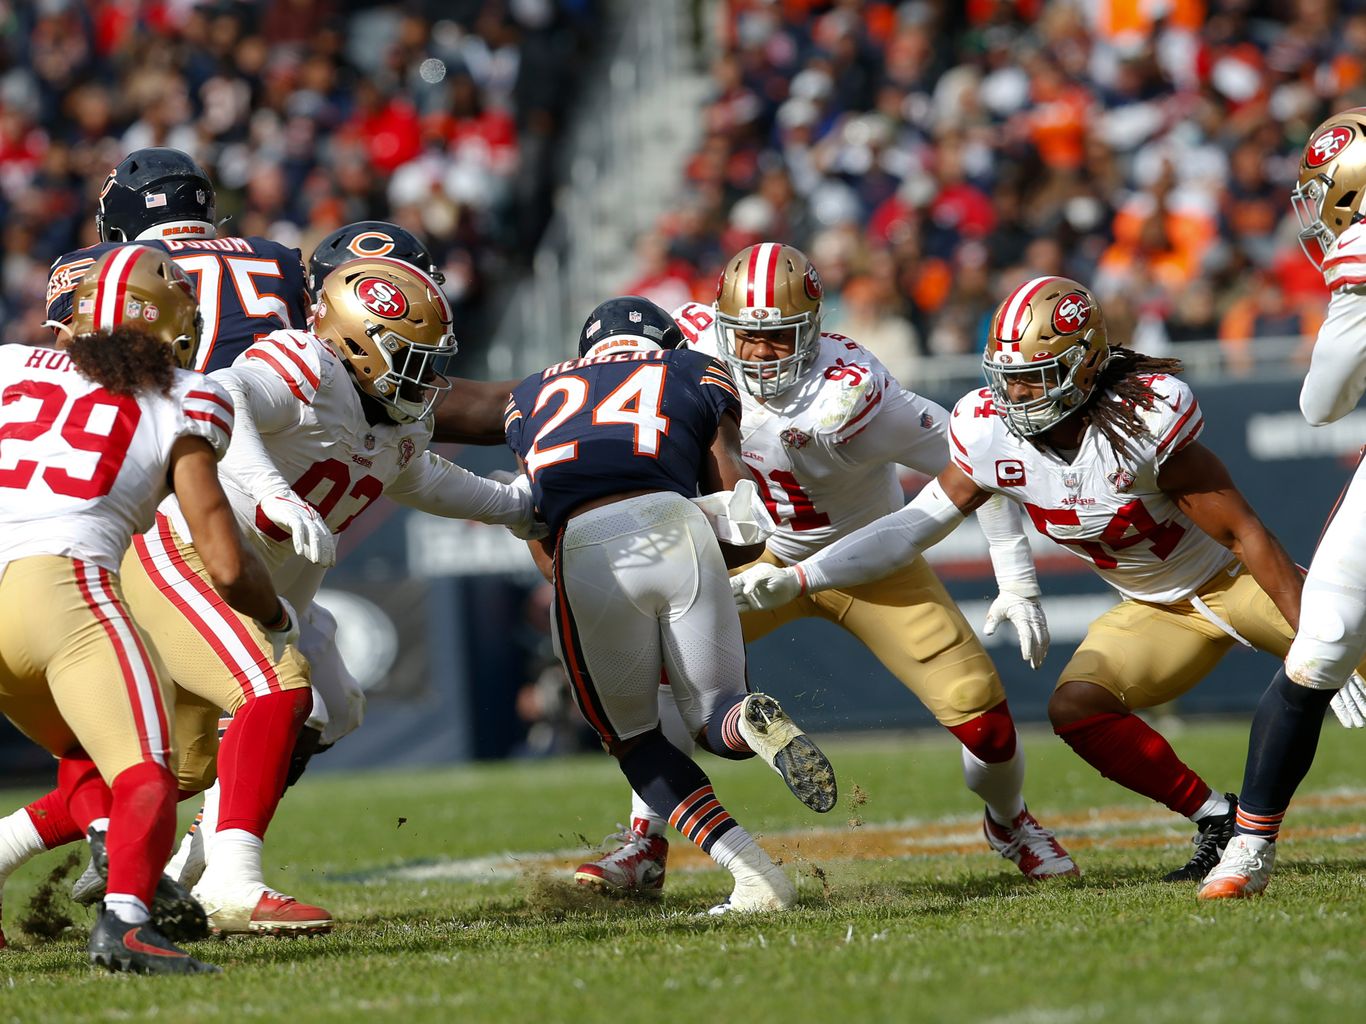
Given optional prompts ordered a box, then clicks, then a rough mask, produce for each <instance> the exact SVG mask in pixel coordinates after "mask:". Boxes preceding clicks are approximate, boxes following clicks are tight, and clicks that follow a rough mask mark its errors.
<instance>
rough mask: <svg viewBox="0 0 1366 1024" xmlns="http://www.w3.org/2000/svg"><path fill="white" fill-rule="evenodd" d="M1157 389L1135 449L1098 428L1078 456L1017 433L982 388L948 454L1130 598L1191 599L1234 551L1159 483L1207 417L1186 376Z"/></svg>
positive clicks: (956, 416) (970, 397) (969, 401)
mask: <svg viewBox="0 0 1366 1024" xmlns="http://www.w3.org/2000/svg"><path fill="white" fill-rule="evenodd" d="M1152 388H1153V392H1154V394H1155V395H1156V401H1155V402H1154V404H1153V408H1152V409H1148V410H1140V411H1139V415H1140V418H1141V419H1142V420H1143V422H1144V424H1145V426H1146V428H1147V430H1146V432H1145V433H1143V434H1142V435H1141V436H1139V437H1134V438H1130V439H1129V447H1130V449H1131V454H1130V455H1127V456H1126V455H1122V454H1120V453H1119V452H1116V451H1115V449H1114V446H1113V445H1111V444H1110V442H1109V441H1108V440H1107V439H1106V438H1105V436H1104V435H1103V434H1102V433H1101V432H1100V431H1099V430H1098V429H1097V428H1096V427H1094V426H1093V427H1090V428H1088V429H1087V431H1086V434H1085V435H1084V436H1083V438H1082V442H1081V448H1080V450H1079V451H1078V453H1077V455H1076V458H1074V459H1073V460H1072V461H1071V462H1067V461H1066V460H1064V459H1063V458H1061V457H1060V456H1058V455H1055V454H1053V453H1052V452H1048V451H1041V450H1040V449H1039V448H1036V447H1035V446H1034V445H1033V444H1031V443H1030V442H1028V441H1024V440H1021V439H1020V438H1018V437H1016V436H1015V435H1014V434H1012V433H1011V432H1010V430H1009V429H1008V428H1007V427H1006V424H1005V420H1004V419H1002V418H1001V416H1000V415H999V414H998V413H997V411H996V407H995V404H994V403H993V401H992V397H991V391H990V390H989V389H986V388H983V389H982V390H980V391H974V392H971V393H969V394H967V395H965V396H964V397H963V398H962V399H960V400H959V402H958V404H957V405H955V406H954V409H953V415H952V416H950V417H949V457H950V458H951V459H952V460H953V462H954V464H955V465H957V466H958V468H959V469H961V470H962V471H963V472H964V473H966V474H967V475H968V476H970V477H972V479H973V480H974V481H975V482H976V483H977V485H978V486H980V487H982V488H983V489H984V490H987V491H992V492H996V493H999V494H1004V495H1005V496H1006V497H1008V498H1011V499H1013V500H1014V501H1017V502H1019V503H1020V504H1021V505H1023V506H1024V508H1025V511H1027V512H1028V513H1029V518H1030V521H1031V522H1032V523H1033V524H1034V528H1035V529H1036V530H1038V531H1039V533H1041V534H1043V535H1044V536H1045V537H1047V538H1049V539H1050V540H1052V541H1054V542H1055V543H1057V544H1060V545H1062V546H1063V547H1064V548H1066V549H1067V550H1068V551H1070V552H1072V553H1073V554H1074V555H1076V556H1077V557H1079V558H1082V559H1084V560H1086V561H1087V562H1089V563H1091V564H1092V565H1094V566H1095V568H1096V571H1097V572H1098V573H1099V574H1100V576H1101V578H1103V579H1104V580H1105V581H1106V582H1107V583H1109V584H1110V585H1111V586H1112V587H1114V588H1115V590H1117V591H1119V593H1120V594H1122V595H1123V596H1124V597H1127V598H1131V599H1133V600H1135V601H1147V602H1149V603H1152V604H1170V603H1172V602H1176V601H1185V600H1188V599H1189V598H1190V597H1191V595H1192V594H1195V593H1196V592H1198V590H1199V589H1200V586H1201V584H1203V583H1205V582H1206V581H1208V580H1209V579H1210V578H1211V577H1212V576H1213V575H1214V574H1215V573H1217V572H1218V571H1219V570H1220V569H1222V568H1224V567H1225V566H1227V565H1228V564H1229V563H1230V561H1232V559H1233V555H1232V553H1231V552H1230V551H1229V550H1228V548H1226V547H1224V546H1223V545H1222V544H1220V543H1219V542H1218V541H1216V540H1215V539H1214V538H1213V537H1211V536H1210V535H1209V534H1207V533H1205V532H1204V531H1203V530H1201V529H1200V528H1199V527H1198V526H1196V525H1195V524H1194V523H1193V522H1191V520H1190V519H1189V518H1188V517H1187V516H1186V515H1185V513H1183V512H1182V511H1181V510H1180V509H1179V508H1178V507H1177V505H1176V503H1175V502H1174V501H1173V500H1172V499H1171V498H1170V497H1168V496H1167V495H1166V494H1165V493H1164V492H1163V491H1162V489H1161V488H1160V487H1159V486H1158V484H1157V477H1158V474H1159V473H1160V472H1161V470H1162V466H1163V464H1164V463H1165V462H1166V461H1167V459H1169V458H1171V456H1173V455H1175V454H1176V453H1177V452H1179V451H1181V450H1182V449H1183V448H1185V447H1186V446H1187V445H1188V444H1190V443H1191V442H1192V441H1194V440H1195V439H1196V438H1197V437H1199V436H1200V432H1201V431H1202V430H1203V429H1204V426H1205V420H1204V417H1203V415H1202V414H1201V412H1200V405H1199V403H1198V402H1196V400H1195V395H1194V393H1192V391H1191V389H1190V387H1189V386H1188V385H1187V384H1186V383H1185V382H1184V381H1182V380H1180V379H1178V378H1176V377H1170V376H1165V375H1159V376H1155V377H1153V378H1152ZM1100 400H1101V401H1118V399H1115V398H1114V397H1113V396H1106V397H1103V398H1101V399H1100Z"/></svg>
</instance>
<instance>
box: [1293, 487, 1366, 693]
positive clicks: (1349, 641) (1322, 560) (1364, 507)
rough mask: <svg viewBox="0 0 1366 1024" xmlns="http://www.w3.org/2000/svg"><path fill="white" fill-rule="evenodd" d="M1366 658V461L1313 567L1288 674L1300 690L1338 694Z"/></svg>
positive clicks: (1339, 510) (1337, 510) (1305, 582)
mask: <svg viewBox="0 0 1366 1024" xmlns="http://www.w3.org/2000/svg"><path fill="white" fill-rule="evenodd" d="M1363 654H1366V461H1363V462H1360V463H1358V464H1357V469H1356V474H1355V475H1354V476H1353V477H1352V482H1351V483H1350V484H1348V486H1347V493H1346V494H1344V495H1343V496H1342V500H1341V501H1340V502H1339V504H1338V507H1337V509H1336V510H1335V512H1334V513H1333V517H1332V519H1331V520H1330V521H1329V523H1328V529H1327V530H1325V531H1324V534H1323V539H1322V540H1321V541H1319V546H1318V548H1317V549H1316V550H1315V551H1314V560H1313V561H1312V562H1310V563H1309V575H1308V576H1307V577H1306V578H1305V581H1304V597H1303V599H1302V601H1301V603H1300V629H1299V632H1298V633H1297V634H1296V636H1295V641H1294V643H1292V644H1291V645H1290V653H1289V654H1287V655H1286V657H1285V672H1286V675H1288V676H1289V677H1290V678H1291V679H1293V680H1294V681H1295V682H1297V683H1299V684H1300V685H1301V686H1308V687H1311V688H1313V689H1316V690H1337V689H1341V687H1342V685H1343V684H1344V683H1346V682H1347V678H1348V677H1349V676H1350V675H1351V674H1352V672H1353V671H1354V670H1355V669H1356V667H1357V665H1358V664H1359V663H1360V662H1361V660H1362V656H1363Z"/></svg>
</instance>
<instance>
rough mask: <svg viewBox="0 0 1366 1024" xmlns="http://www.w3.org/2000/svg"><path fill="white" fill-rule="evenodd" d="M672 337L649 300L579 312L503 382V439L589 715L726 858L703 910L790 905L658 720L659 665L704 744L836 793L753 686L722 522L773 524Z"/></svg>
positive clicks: (792, 894)
mask: <svg viewBox="0 0 1366 1024" xmlns="http://www.w3.org/2000/svg"><path fill="white" fill-rule="evenodd" d="M681 341H682V334H681V332H680V331H679V329H678V327H677V325H675V323H674V322H673V319H672V318H671V317H670V316H669V314H668V313H666V312H665V311H664V310H662V309H660V308H659V307H658V306H656V305H655V304H654V303H652V302H650V301H649V300H648V299H643V298H640V297H639V296H634V295H631V296H625V297H621V298H616V299H609V300H608V301H607V302H604V303H603V304H602V305H600V306H598V307H597V308H596V309H595V310H593V312H592V313H591V314H590V315H589V317H588V320H587V322H586V323H585V324H584V328H583V331H582V332H581V333H580V336H579V358H577V359H572V360H570V361H568V362H565V363H560V364H558V365H556V366H551V367H549V368H547V369H545V370H543V371H541V372H540V373H535V374H532V375H531V376H530V377H528V378H527V379H526V380H524V381H522V382H521V383H520V384H519V385H517V387H516V388H515V389H514V390H513V393H512V397H511V398H510V399H509V401H508V404H507V413H506V430H507V439H508V444H509V446H510V447H511V448H512V449H513V451H515V452H516V453H517V456H518V459H519V461H520V463H521V465H522V466H523V467H524V468H525V470H526V474H527V476H526V479H527V481H528V483H529V486H530V487H531V491H532V496H533V498H534V500H535V502H536V505H537V508H538V510H539V512H540V515H541V518H543V519H544V520H545V522H546V524H547V525H548V526H549V527H550V531H551V534H550V537H549V538H547V540H546V541H544V542H540V551H539V552H537V551H536V546H533V553H537V554H538V558H537V561H538V564H540V566H541V569H542V571H543V572H545V573H546V576H547V578H549V579H551V580H552V582H553V583H554V586H555V598H554V605H553V608H552V614H551V619H552V627H553V635H554V639H555V647H556V652H557V653H558V654H559V656H560V660H561V661H562V662H563V664H564V667H565V671H566V673H567V674H568V676H569V679H570V682H571V684H572V688H573V692H574V697H575V700H576V701H577V703H578V705H579V708H580V710H581V711H582V712H583V714H584V717H585V718H586V719H587V720H588V722H589V723H590V724H591V725H592V726H593V728H594V729H596V730H597V732H598V734H599V736H600V737H601V739H602V744H603V746H604V748H606V750H607V751H608V752H609V753H611V754H612V755H613V756H614V757H615V758H616V759H617V761H618V763H619V764H620V766H621V770H622V773H623V774H624V775H625V776H626V778H627V779H628V780H629V781H630V783H631V785H632V786H633V787H634V788H635V790H636V792H637V793H640V794H641V795H642V796H643V797H644V798H645V799H646V800H647V801H648V802H649V803H650V805H651V806H652V807H654V808H655V809H656V810H658V811H659V812H660V813H661V814H663V815H665V816H667V817H668V819H669V822H670V824H672V825H673V826H674V827H675V828H677V829H678V830H679V831H680V832H681V833H683V835H684V836H686V837H687V838H688V839H689V840H691V841H692V842H694V843H696V844H697V845H698V846H699V847H701V848H702V850H703V851H704V852H706V853H708V854H709V855H710V856H711V858H712V859H713V860H715V861H716V862H717V863H718V864H719V865H721V866H722V867H724V868H727V869H728V870H730V872H731V873H732V875H734V877H735V888H734V890H733V891H732V892H731V894H730V896H729V897H728V898H727V900H726V901H725V902H724V903H722V904H720V905H719V906H717V907H714V908H713V909H712V913H718V914H719V913H729V912H750V911H763V910H785V909H787V908H788V907H791V906H792V905H793V904H794V903H795V901H796V889H795V888H794V886H793V884H792V882H791V881H790V880H789V879H788V877H787V876H786V875H785V874H784V873H783V872H782V870H781V869H780V868H778V867H777V866H776V865H775V864H774V863H773V861H772V860H770V859H769V857H768V855H767V854H766V853H765V852H764V851H763V849H761V848H760V847H759V845H758V844H757V843H756V842H755V841H754V839H753V837H752V836H750V834H749V833H748V832H746V831H745V830H744V829H743V828H742V827H741V826H740V825H739V824H738V823H737V822H736V821H735V819H734V818H732V817H731V816H730V815H729V814H728V813H727V812H726V809H725V808H724V807H723V806H722V805H721V804H720V803H719V802H718V801H717V799H716V797H715V795H714V794H713V792H712V787H711V782H710V781H709V780H708V779H707V776H706V775H705V774H704V773H703V771H702V769H701V768H699V767H698V766H697V765H696V764H695V763H694V762H693V761H692V760H691V759H689V758H688V757H687V756H685V755H684V754H683V753H681V752H680V751H679V750H678V749H677V748H676V747H674V746H673V745H672V744H670V743H669V741H668V740H666V739H665V738H664V735H663V733H661V732H660V728H659V708H658V698H657V694H658V688H659V679H660V672H661V670H664V671H667V672H668V675H669V678H670V680H671V681H672V683H673V685H674V687H675V690H676V691H677V701H678V707H679V711H680V713H681V714H682V716H683V720H684V722H686V723H687V725H688V729H689V731H690V732H692V733H693V734H694V735H696V737H697V739H698V742H699V743H701V744H702V746H704V747H706V748H707V749H708V750H711V751H712V752H713V753H715V754H717V755H719V756H721V757H725V758H730V759H733V760H742V759H745V758H750V757H753V756H754V755H755V754H759V755H760V756H761V757H763V759H764V760H765V761H766V762H767V763H768V764H769V765H771V766H772V767H773V768H774V769H775V770H777V771H778V773H779V774H780V775H781V776H782V777H783V779H784V781H785V782H786V783H787V784H788V786H789V788H790V789H791V790H792V792H793V793H794V794H795V795H796V796H797V798H798V799H799V800H801V801H802V802H803V803H804V804H806V805H807V806H808V807H810V808H812V809H813V810H816V811H822V812H823V811H828V810H830V808H831V807H833V806H834V803H835V776H834V771H833V769H832V768H831V767H830V762H829V761H828V760H826V758H825V755H824V754H822V753H821V752H820V750H819V749H818V748H817V747H816V745H815V744H814V743H812V742H811V740H810V739H809V738H808V737H807V736H806V735H805V734H803V732H802V731H801V729H799V728H798V727H797V726H796V724H795V723H794V722H793V721H792V719H791V718H789V717H788V716H787V714H786V713H785V712H784V711H783V710H782V708H781V707H780V706H779V704H778V702H777V701H776V700H774V699H773V698H772V697H769V696H767V695H765V694H762V693H747V692H746V680H745V652H744V643H743V641H742V640H741V636H740V619H739V615H738V614H737V613H736V611H735V608H734V605H733V604H732V603H731V602H730V600H729V593H730V583H729V579H728V576H727V573H726V558H725V557H724V556H723V554H722V546H721V544H718V538H719V539H722V540H724V541H726V542H727V544H728V546H730V545H733V550H732V558H733V559H735V560H737V561H743V560H745V559H748V558H752V557H754V556H755V554H756V553H757V551H758V550H759V547H760V546H761V543H762V541H763V539H764V537H765V536H766V535H767V533H769V532H771V531H772V523H771V521H770V520H768V518H767V515H766V514H765V513H764V512H763V511H762V506H761V505H759V503H758V500H757V492H756V491H755V489H754V485H753V482H752V478H751V477H750V475H749V471H748V470H747V469H746V468H745V464H744V462H743V461H742V460H741V458H740V401H739V395H738V393H737V391H736V388H735V383H734V381H733V380H732V379H731V376H730V373H729V371H728V370H727V369H726V367H725V364H724V363H722V362H721V361H719V360H718V359H715V358H713V357H711V356H708V355H704V354H702V353H700V352H692V351H689V350H687V349H679V348H678V345H679V343H680V342H681ZM699 490H700V491H701V492H702V494H703V495H704V497H702V498H697V497H696V496H697V494H698V492H699ZM727 492H728V493H727ZM756 506H757V508H756Z"/></svg>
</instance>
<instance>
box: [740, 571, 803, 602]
mask: <svg viewBox="0 0 1366 1024" xmlns="http://www.w3.org/2000/svg"><path fill="white" fill-rule="evenodd" d="M801 592H802V578H801V576H800V575H799V574H798V572H797V570H796V569H792V568H788V567H785V566H780V565H769V564H768V563H767V562H760V563H759V564H758V565H752V566H750V567H749V568H748V569H746V570H745V571H744V572H742V573H740V574H739V575H736V576H732V577H731V578H730V593H731V596H732V597H733V598H735V607H736V608H738V609H740V611H742V612H763V611H768V610H769V609H770V608H781V607H782V606H783V605H785V604H787V603H788V602H789V601H791V600H793V599H794V598H796V597H799V596H800V595H801Z"/></svg>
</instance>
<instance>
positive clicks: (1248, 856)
mask: <svg viewBox="0 0 1366 1024" xmlns="http://www.w3.org/2000/svg"><path fill="white" fill-rule="evenodd" d="M1275 866H1276V843H1275V840H1270V841H1268V840H1266V839H1261V838H1259V837H1257V836H1243V835H1236V836H1234V837H1233V838H1232V839H1230V840H1229V842H1228V845H1227V846H1226V847H1224V855H1223V857H1221V858H1220V860H1219V863H1218V864H1216V865H1215V866H1214V870H1213V871H1211V872H1210V873H1209V874H1208V875H1206V876H1205V883H1204V884H1203V885H1202V886H1200V893H1199V897H1200V899H1202V900H1234V899H1246V898H1248V897H1250V896H1257V895H1260V894H1261V893H1262V892H1264V891H1265V890H1266V884H1267V882H1269V881H1271V869H1272V868H1274V867H1275Z"/></svg>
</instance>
